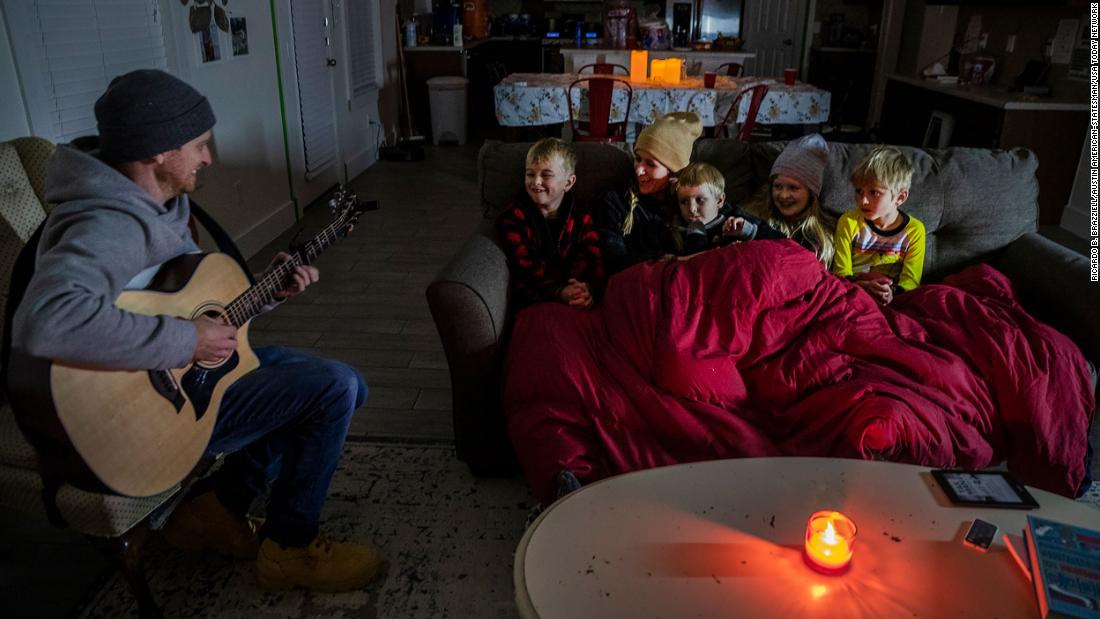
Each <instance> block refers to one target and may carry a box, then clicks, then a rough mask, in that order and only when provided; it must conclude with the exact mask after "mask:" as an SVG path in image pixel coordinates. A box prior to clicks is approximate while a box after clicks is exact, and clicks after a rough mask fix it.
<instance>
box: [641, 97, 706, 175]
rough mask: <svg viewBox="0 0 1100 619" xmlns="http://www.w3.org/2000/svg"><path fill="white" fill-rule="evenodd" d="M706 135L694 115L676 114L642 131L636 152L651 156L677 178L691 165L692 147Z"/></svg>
mask: <svg viewBox="0 0 1100 619" xmlns="http://www.w3.org/2000/svg"><path fill="white" fill-rule="evenodd" d="M702 133H703V122H702V121H701V120H699V116H697V115H696V114H695V113H694V112H673V113H671V114H666V115H664V116H662V117H660V118H658V119H657V120H656V121H654V123H653V124H652V125H650V126H648V127H646V128H645V129H642V131H641V132H640V133H638V140H637V141H636V142H634V150H644V151H646V152H648V153H649V154H651V155H653V157H654V158H656V159H657V161H660V162H661V164H662V165H664V166H665V167H666V168H668V169H669V170H671V171H672V172H673V173H674V174H675V173H676V172H679V171H680V170H683V169H684V168H686V167H687V165H688V163H691V145H692V144H694V143H695V139H696V138H698V137H699V136H700V135H702Z"/></svg>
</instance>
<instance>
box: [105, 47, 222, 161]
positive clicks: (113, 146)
mask: <svg viewBox="0 0 1100 619" xmlns="http://www.w3.org/2000/svg"><path fill="white" fill-rule="evenodd" d="M95 119H96V124H97V125H98V127H99V149H100V153H99V156H100V158H101V159H103V161H106V162H107V163H109V164H116V163H125V162H128V161H141V160H142V159H148V158H149V157H152V156H154V155H159V154H160V153H164V152H167V151H170V150H175V149H177V148H179V147H180V146H183V145H184V144H186V143H188V142H190V141H191V140H193V139H195V138H197V137H199V136H200V135H202V134H203V133H204V132H205V131H206V130H208V129H210V128H211V127H213V126H214V110H212V109H211V108H210V102H209V101H207V100H206V97H204V96H202V95H201V94H199V91H197V90H195V89H194V88H192V87H191V86H190V85H188V84H187V83H186V82H184V81H183V80H181V79H179V78H178V77H176V76H174V75H171V74H169V73H165V72H164V71H159V70H156V69H140V70H138V71H132V72H130V73H127V74H126V75H120V76H118V77H116V78H115V79H113V80H111V84H110V85H109V86H107V92H105V93H103V95H102V96H100V97H99V99H97V100H96V102H95Z"/></svg>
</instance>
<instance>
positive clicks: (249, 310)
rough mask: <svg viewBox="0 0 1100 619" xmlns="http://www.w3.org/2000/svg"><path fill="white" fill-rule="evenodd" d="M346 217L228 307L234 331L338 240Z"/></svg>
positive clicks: (227, 311)
mask: <svg viewBox="0 0 1100 619" xmlns="http://www.w3.org/2000/svg"><path fill="white" fill-rule="evenodd" d="M345 217H346V213H345V214H344V215H341V216H340V217H339V218H338V219H337V220H336V221H334V222H332V223H331V224H329V225H328V226H327V227H325V229H324V230H322V231H321V233H320V234H318V235H317V237H315V238H314V239H312V240H310V241H309V242H307V243H306V244H305V245H304V246H303V248H302V250H300V251H296V252H294V253H293V254H291V256H290V258H289V259H288V260H286V261H284V262H282V263H280V264H278V265H276V266H275V268H274V269H272V270H271V271H270V272H268V274H267V275H266V276H264V278H263V279H262V280H260V282H258V283H257V284H256V285H255V286H252V287H251V288H249V289H248V290H246V291H245V292H244V293H243V294H241V295H240V296H239V297H237V298H236V299H234V300H233V301H232V302H231V303H230V304H229V305H228V306H226V315H227V316H228V317H229V321H230V323H231V324H232V325H233V326H234V327H240V326H241V325H243V324H244V323H246V322H248V321H249V320H250V319H251V318H252V317H253V316H255V315H256V314H257V313H259V311H260V309H261V308H262V307H264V306H265V305H267V304H269V303H271V302H272V301H274V300H275V293H276V292H278V291H279V290H282V289H283V284H284V282H285V281H286V280H287V279H288V277H289V275H290V274H291V272H293V270H294V269H295V268H297V267H299V266H301V265H303V264H309V263H311V262H312V261H313V260H314V259H315V258H316V257H317V256H319V255H320V254H321V252H323V251H324V250H325V249H327V248H328V247H329V246H331V245H332V244H333V243H334V242H335V241H336V240H337V239H338V238H339V235H338V233H337V231H336V229H337V227H339V226H343V225H345V223H346V222H345ZM302 254H305V255H306V258H307V259H306V260H303V259H302Z"/></svg>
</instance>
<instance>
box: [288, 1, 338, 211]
mask: <svg viewBox="0 0 1100 619" xmlns="http://www.w3.org/2000/svg"><path fill="white" fill-rule="evenodd" d="M284 6H285V8H286V9H287V10H288V11H289V17H290V23H291V31H290V35H291V36H290V41H291V48H292V50H293V56H292V63H291V66H290V67H289V70H290V74H291V75H292V76H293V82H292V84H293V85H294V88H287V89H286V90H287V97H288V98H290V97H291V96H293V98H294V99H295V103H297V105H294V106H288V109H287V110H286V115H287V117H288V118H287V122H288V127H287V129H288V134H291V133H293V134H296V135H293V136H291V135H288V138H289V139H290V142H291V144H293V143H295V142H296V141H297V140H295V139H294V138H298V139H299V140H300V144H301V153H300V157H301V168H300V169H295V170H294V172H296V174H292V176H296V177H297V178H293V182H294V184H295V187H296V189H297V191H296V193H297V198H298V200H299V203H300V204H308V203H310V202H312V201H313V200H314V199H316V198H317V197H318V196H320V195H321V194H323V193H324V192H325V191H327V190H328V189H329V188H331V187H332V186H333V185H336V184H337V183H340V182H343V181H344V180H345V179H344V178H343V174H342V170H343V165H337V164H338V163H340V162H342V158H341V154H340V143H339V141H338V140H337V121H336V95H335V90H334V89H335V84H334V83H333V82H334V76H335V67H336V65H337V62H338V61H337V57H336V54H337V48H336V47H335V46H334V45H333V18H332V9H331V5H330V4H329V2H328V1H327V0H294V2H288V3H287V4H286V5H284ZM285 72H286V69H284V73H285ZM291 93H293V95H292V94H291ZM292 108H293V111H292ZM291 115H293V116H295V117H296V118H295V120H297V122H296V123H294V122H292V121H291V118H290V117H291ZM293 168H298V166H293V167H292V169H293Z"/></svg>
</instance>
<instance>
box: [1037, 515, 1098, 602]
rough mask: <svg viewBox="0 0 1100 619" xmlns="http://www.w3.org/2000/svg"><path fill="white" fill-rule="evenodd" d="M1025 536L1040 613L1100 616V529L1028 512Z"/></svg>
mask: <svg viewBox="0 0 1100 619" xmlns="http://www.w3.org/2000/svg"><path fill="white" fill-rule="evenodd" d="M1024 537H1025V538H1026V540H1027V551H1028V555H1029V560H1030V563H1031V575H1032V582H1033V583H1034V585H1035V595H1036V597H1037V598H1038V601H1039V615H1040V616H1041V617H1043V619H1047V618H1055V619H1061V618H1071V619H1100V531H1096V530H1093V529H1086V528H1084V527H1078V526H1074V525H1070V524H1066V523H1063V522H1057V521H1054V520H1047V519H1045V518H1038V517H1035V516H1028V517H1027V527H1026V528H1025V529H1024Z"/></svg>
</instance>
